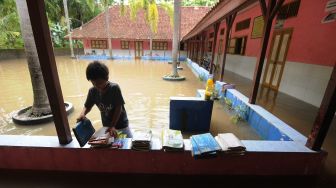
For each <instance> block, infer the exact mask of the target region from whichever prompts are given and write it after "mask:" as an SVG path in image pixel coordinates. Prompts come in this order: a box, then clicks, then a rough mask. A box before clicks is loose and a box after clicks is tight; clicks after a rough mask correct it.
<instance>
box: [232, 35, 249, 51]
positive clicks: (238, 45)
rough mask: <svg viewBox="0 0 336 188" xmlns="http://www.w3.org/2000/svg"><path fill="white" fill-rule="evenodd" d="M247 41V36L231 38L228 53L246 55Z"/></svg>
mask: <svg viewBox="0 0 336 188" xmlns="http://www.w3.org/2000/svg"><path fill="white" fill-rule="evenodd" d="M246 41H247V37H246V36H245V37H238V38H233V39H230V42H229V46H228V53H229V54H238V55H244V54H245V48H246Z"/></svg>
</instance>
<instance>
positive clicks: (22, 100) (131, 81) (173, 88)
mask: <svg viewBox="0 0 336 188" xmlns="http://www.w3.org/2000/svg"><path fill="white" fill-rule="evenodd" d="M90 61H91V60H76V59H70V58H68V57H56V63H57V69H58V74H59V78H60V82H61V88H62V93H63V98H64V101H68V102H71V103H72V104H73V105H74V112H73V113H71V114H70V115H69V116H68V120H69V125H70V127H74V126H75V124H76V117H77V116H78V115H79V113H80V112H81V110H82V108H83V105H84V102H85V99H86V96H87V92H88V89H89V88H90V87H91V86H92V85H91V83H90V82H88V81H87V80H86V77H85V69H86V66H87V65H88V63H89V62H90ZM102 61H103V62H104V63H105V64H106V65H107V66H108V68H109V70H110V78H109V79H110V81H112V82H116V83H118V84H119V85H120V88H121V91H122V94H123V97H124V100H125V103H126V104H125V108H126V111H127V114H128V118H129V121H130V127H131V129H133V130H135V129H151V130H152V131H153V132H154V134H156V135H157V136H160V134H161V130H162V129H163V128H168V127H169V97H170V96H195V95H196V89H199V88H204V83H202V82H201V81H200V80H199V79H198V78H197V77H196V76H195V75H194V74H193V73H192V72H191V70H190V69H189V68H188V67H187V66H186V65H185V64H182V67H183V68H184V69H183V70H182V71H180V74H181V75H183V76H185V77H186V78H187V79H186V81H182V82H169V81H164V80H163V79H162V76H163V75H165V74H167V73H170V72H171V70H172V65H169V64H167V63H166V62H162V61H140V60H102ZM0 88H1V98H0V134H3V135H56V130H55V126H54V123H53V122H50V123H45V124H40V125H29V126H27V125H16V124H14V123H13V122H12V119H11V114H12V113H13V112H14V111H16V110H18V109H20V108H23V107H26V106H30V105H31V104H32V100H33V93H32V86H31V82H30V76H29V72H28V66H27V62H26V59H15V60H0ZM87 117H88V118H89V119H90V120H91V121H92V122H93V124H94V126H95V128H99V127H100V126H101V120H100V114H99V111H98V108H96V107H95V108H93V109H92V111H91V112H90V113H89V114H88V115H87ZM211 132H212V133H213V135H216V134H217V133H219V132H233V133H234V134H236V135H237V136H238V137H239V138H241V139H260V138H259V137H258V135H257V134H256V132H255V131H254V130H253V129H252V128H251V127H250V126H248V125H247V124H246V123H239V124H237V125H236V124H232V123H231V122H230V115H229V114H228V113H226V112H225V109H224V108H223V106H222V105H220V104H219V103H218V102H215V104H214V109H213V116H212V123H211Z"/></svg>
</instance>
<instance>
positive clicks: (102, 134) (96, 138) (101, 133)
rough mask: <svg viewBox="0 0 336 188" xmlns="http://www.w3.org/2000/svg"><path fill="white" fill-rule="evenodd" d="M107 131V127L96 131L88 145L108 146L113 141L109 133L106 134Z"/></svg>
mask: <svg viewBox="0 0 336 188" xmlns="http://www.w3.org/2000/svg"><path fill="white" fill-rule="evenodd" d="M107 129H108V127H102V128H100V129H99V130H98V131H96V132H95V133H94V134H93V135H92V136H91V138H90V140H89V142H88V144H90V145H91V146H93V147H104V146H110V145H111V144H112V143H113V141H114V137H112V136H111V135H110V133H109V132H106V130H107Z"/></svg>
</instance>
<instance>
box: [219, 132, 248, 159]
mask: <svg viewBox="0 0 336 188" xmlns="http://www.w3.org/2000/svg"><path fill="white" fill-rule="evenodd" d="M215 139H216V141H217V142H218V144H219V145H220V147H221V150H222V151H224V152H225V153H231V154H244V152H245V151H246V147H245V146H244V144H243V143H242V142H241V141H240V140H239V139H238V138H237V137H236V136H235V135H234V134H233V133H221V134H218V135H217V136H216V137H215Z"/></svg>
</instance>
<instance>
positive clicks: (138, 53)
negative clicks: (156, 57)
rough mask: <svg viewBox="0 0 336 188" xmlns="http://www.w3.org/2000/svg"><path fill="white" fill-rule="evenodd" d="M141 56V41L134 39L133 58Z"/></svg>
mask: <svg viewBox="0 0 336 188" xmlns="http://www.w3.org/2000/svg"><path fill="white" fill-rule="evenodd" d="M141 56H143V47H142V41H135V58H141Z"/></svg>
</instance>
